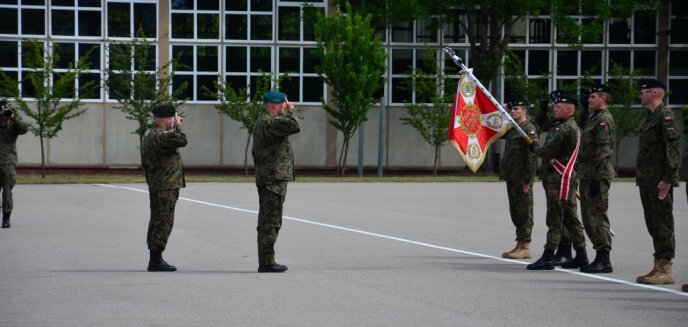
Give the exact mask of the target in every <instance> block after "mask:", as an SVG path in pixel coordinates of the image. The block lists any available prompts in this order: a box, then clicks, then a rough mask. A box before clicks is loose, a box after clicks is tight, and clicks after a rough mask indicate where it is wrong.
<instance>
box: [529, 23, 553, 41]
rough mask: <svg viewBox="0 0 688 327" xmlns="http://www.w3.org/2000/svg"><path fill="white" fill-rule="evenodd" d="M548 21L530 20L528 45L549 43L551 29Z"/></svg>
mask: <svg viewBox="0 0 688 327" xmlns="http://www.w3.org/2000/svg"><path fill="white" fill-rule="evenodd" d="M550 25H551V24H550V20H549V19H541V18H533V19H531V20H530V43H551V42H552V28H551V26H550Z"/></svg>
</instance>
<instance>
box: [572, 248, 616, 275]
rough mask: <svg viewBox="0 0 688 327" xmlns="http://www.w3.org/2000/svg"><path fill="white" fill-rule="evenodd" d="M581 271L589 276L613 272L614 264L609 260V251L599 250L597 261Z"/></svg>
mask: <svg viewBox="0 0 688 327" xmlns="http://www.w3.org/2000/svg"><path fill="white" fill-rule="evenodd" d="M580 271H581V272H584V273H588V274H598V273H610V272H613V271H614V269H613V268H612V262H611V261H610V260H609V251H607V250H597V256H595V260H594V261H593V262H592V263H591V264H589V265H585V266H583V267H581V268H580Z"/></svg>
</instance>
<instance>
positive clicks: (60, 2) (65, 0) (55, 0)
mask: <svg viewBox="0 0 688 327" xmlns="http://www.w3.org/2000/svg"><path fill="white" fill-rule="evenodd" d="M51 3H52V5H53V6H74V0H52V2H51Z"/></svg>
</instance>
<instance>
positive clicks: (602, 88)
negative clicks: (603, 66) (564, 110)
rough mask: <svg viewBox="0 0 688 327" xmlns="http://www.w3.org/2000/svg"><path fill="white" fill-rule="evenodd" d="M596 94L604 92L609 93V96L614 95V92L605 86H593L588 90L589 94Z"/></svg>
mask: <svg viewBox="0 0 688 327" xmlns="http://www.w3.org/2000/svg"><path fill="white" fill-rule="evenodd" d="M595 92H604V93H609V94H611V93H612V91H611V90H610V89H609V87H608V86H606V85H604V84H595V85H592V86H590V87H589V88H588V93H595Z"/></svg>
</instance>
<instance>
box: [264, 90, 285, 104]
mask: <svg viewBox="0 0 688 327" xmlns="http://www.w3.org/2000/svg"><path fill="white" fill-rule="evenodd" d="M286 98H287V95H286V94H284V93H282V92H280V91H277V90H270V91H267V92H265V94H264V95H263V101H265V102H272V103H282V102H284V99H286Z"/></svg>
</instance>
